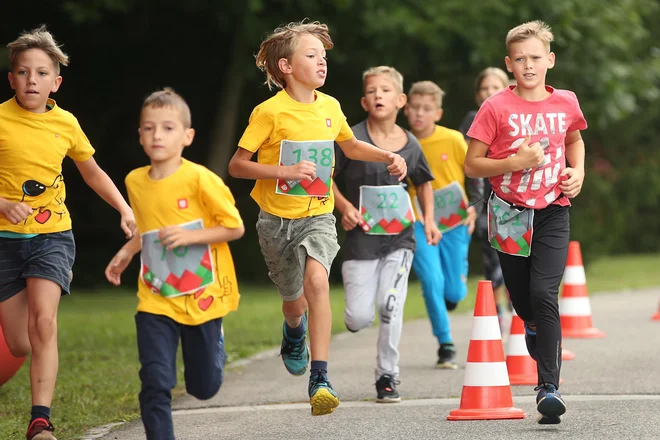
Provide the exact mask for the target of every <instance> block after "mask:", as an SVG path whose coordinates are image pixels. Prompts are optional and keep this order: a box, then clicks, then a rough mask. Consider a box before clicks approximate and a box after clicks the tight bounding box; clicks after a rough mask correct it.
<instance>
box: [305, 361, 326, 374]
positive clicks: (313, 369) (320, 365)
mask: <svg viewBox="0 0 660 440" xmlns="http://www.w3.org/2000/svg"><path fill="white" fill-rule="evenodd" d="M319 373H321V374H324V375H325V374H328V362H327V361H312V365H311V366H310V370H309V375H310V376H311V377H316V376H317V375H318V374H319Z"/></svg>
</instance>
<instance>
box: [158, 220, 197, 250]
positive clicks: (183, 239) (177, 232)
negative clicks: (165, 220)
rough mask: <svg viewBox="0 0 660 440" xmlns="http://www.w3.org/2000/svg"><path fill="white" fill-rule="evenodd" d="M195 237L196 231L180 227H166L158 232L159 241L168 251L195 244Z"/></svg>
mask: <svg viewBox="0 0 660 440" xmlns="http://www.w3.org/2000/svg"><path fill="white" fill-rule="evenodd" d="M193 235H194V231H191V230H188V229H183V228H182V227H180V226H165V227H164V228H163V229H161V230H160V231H158V239H159V240H160V243H161V244H162V245H163V246H165V247H166V248H167V250H172V249H176V248H178V247H180V246H188V245H191V244H194V243H193Z"/></svg>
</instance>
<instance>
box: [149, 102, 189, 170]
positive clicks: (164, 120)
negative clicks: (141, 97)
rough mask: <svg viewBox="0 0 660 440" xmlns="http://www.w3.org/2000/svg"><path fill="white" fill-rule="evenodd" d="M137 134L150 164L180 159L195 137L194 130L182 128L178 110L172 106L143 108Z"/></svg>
mask: <svg viewBox="0 0 660 440" xmlns="http://www.w3.org/2000/svg"><path fill="white" fill-rule="evenodd" d="M139 133H140V145H142V147H143V148H144V152H145V153H146V154H147V156H149V159H151V163H152V164H153V163H162V162H167V161H168V160H170V159H173V158H180V157H181V152H182V151H183V149H184V148H185V147H187V146H189V145H190V144H191V143H192V141H193V137H194V136H195V130H193V129H192V128H185V127H184V126H183V123H182V122H181V118H180V117H179V110H178V109H177V108H176V107H172V106H166V107H154V106H149V107H145V108H143V109H142V114H141V116H140V129H139Z"/></svg>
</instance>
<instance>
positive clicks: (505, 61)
mask: <svg viewBox="0 0 660 440" xmlns="http://www.w3.org/2000/svg"><path fill="white" fill-rule="evenodd" d="M504 64H506V70H507V71H508V72H509V73H513V69H512V68H511V58H509V56H508V55H507V56H505V57H504Z"/></svg>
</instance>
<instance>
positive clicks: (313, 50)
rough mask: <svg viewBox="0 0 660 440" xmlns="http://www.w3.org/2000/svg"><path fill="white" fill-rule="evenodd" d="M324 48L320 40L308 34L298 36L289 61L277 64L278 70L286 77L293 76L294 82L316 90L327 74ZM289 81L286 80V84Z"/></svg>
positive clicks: (281, 60)
mask: <svg viewBox="0 0 660 440" xmlns="http://www.w3.org/2000/svg"><path fill="white" fill-rule="evenodd" d="M325 56H326V53H325V48H324V47H323V43H322V42H321V40H319V39H318V38H316V37H315V36H313V35H310V34H303V35H300V36H299V37H298V39H297V41H296V43H295V49H294V51H293V55H291V59H290V60H287V59H286V58H282V59H280V60H279V62H278V66H279V68H280V70H281V71H282V72H283V73H284V74H285V75H286V76H287V77H289V76H293V78H294V79H295V81H296V82H298V83H301V84H302V85H304V86H306V87H309V88H310V89H317V88H319V87H321V86H322V85H323V84H325V77H326V75H327V74H328V63H327V61H326V58H325ZM289 83H290V81H289V80H288V79H287V84H289Z"/></svg>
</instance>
